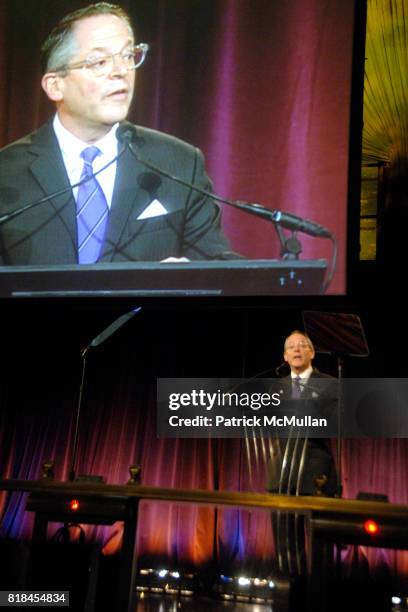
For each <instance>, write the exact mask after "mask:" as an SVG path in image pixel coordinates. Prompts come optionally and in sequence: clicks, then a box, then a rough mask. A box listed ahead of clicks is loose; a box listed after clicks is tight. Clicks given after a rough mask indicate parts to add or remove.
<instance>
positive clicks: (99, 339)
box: [68, 306, 142, 481]
mask: <svg viewBox="0 0 408 612" xmlns="http://www.w3.org/2000/svg"><path fill="white" fill-rule="evenodd" d="M141 310H142V308H141V307H140V306H139V307H138V308H134V309H133V310H131V311H130V312H127V313H126V314H124V315H121V316H120V317H119V318H117V319H115V321H113V323H111V324H110V325H108V327H106V329H104V330H103V331H102V332H101V333H100V334H99V335H98V336H96V337H95V338H94V339H93V340H92V342H91V343H90V344H88V346H86V347H85V348H84V349H82V351H81V359H82V374H81V383H80V386H79V394H78V402H77V406H76V411H75V427H74V438H73V442H72V459H71V467H70V469H69V472H68V479H69V480H70V481H73V480H75V478H76V462H77V456H78V442H79V425H80V420H81V409H82V400H83V396H84V385H85V371H86V359H87V356H88V352H89V350H90V349H91V348H94V347H97V346H99V345H100V344H102V343H103V342H105V340H107V339H108V338H109V337H110V336H111V335H112V334H114V333H115V332H116V331H117V330H118V329H119V328H120V327H122V325H124V324H125V323H126V322H127V321H128V320H129V319H130V318H131V317H133V315H135V314H136V313H137V312H140V311H141Z"/></svg>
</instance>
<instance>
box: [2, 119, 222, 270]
mask: <svg viewBox="0 0 408 612" xmlns="http://www.w3.org/2000/svg"><path fill="white" fill-rule="evenodd" d="M137 135H138V139H137V143H136V146H137V149H138V151H139V153H140V155H141V157H143V158H144V159H145V160H146V161H148V162H150V163H152V164H154V165H156V166H158V167H160V168H162V169H164V170H165V171H167V172H169V173H171V174H174V175H176V176H178V177H180V178H182V179H184V180H186V181H189V182H191V183H194V184H195V185H197V186H198V187H201V188H202V189H207V190H208V189H211V183H210V181H209V179H208V177H207V176H206V174H205V169H204V160H203V156H202V154H201V152H200V151H199V150H198V149H196V148H195V147H193V146H191V145H189V144H187V143H185V142H183V141H181V140H178V139H176V138H174V137H171V136H168V135H166V134H163V133H160V132H156V131H154V130H150V129H147V128H142V127H137ZM68 186H69V180H68V176H67V173H66V170H65V166H64V162H63V159H62V155H61V151H60V149H59V146H58V142H57V139H56V137H55V133H54V130H53V127H52V123H51V122H48V123H47V124H45V125H44V126H42V127H41V128H40V129H39V130H38V131H37V132H34V133H33V134H31V135H29V136H27V137H25V138H23V139H21V140H19V141H16V142H15V143H12V144H11V145H9V146H7V147H5V148H4V149H2V150H1V151H0V212H1V214H4V213H7V212H11V211H12V210H15V209H17V208H20V207H21V206H23V205H25V204H27V203H29V202H32V201H34V200H36V199H38V198H41V197H43V196H46V195H48V194H51V193H53V192H56V191H58V190H60V189H63V188H64V187H68ZM155 198H157V199H158V200H159V201H160V203H161V204H162V205H163V206H164V207H165V209H166V210H167V211H168V214H166V215H163V216H158V217H154V218H149V219H145V220H140V219H138V217H139V215H140V214H141V213H142V212H143V210H144V209H145V208H146V207H147V206H148V205H149V204H150V203H151V202H152V200H154V199H155ZM75 212H76V211H75V201H74V198H73V195H72V192H71V191H70V190H69V191H68V192H67V193H65V194H63V195H61V196H59V197H54V198H53V199H52V200H50V201H48V202H45V203H42V204H39V205H38V206H36V207H35V208H32V209H31V210H29V211H27V212H24V213H23V214H21V215H19V216H18V217H16V218H15V219H13V220H11V221H9V222H7V223H5V224H3V225H2V226H0V264H3V265H48V264H73V263H77V230H76V219H75ZM228 251H229V245H228V242H227V240H226V239H225V237H224V236H223V234H222V231H221V229H220V210H219V207H218V206H217V204H215V203H214V202H213V201H212V200H210V199H209V198H206V197H204V196H201V195H200V194H197V193H196V192H193V191H192V190H190V189H188V188H186V187H183V186H180V185H178V184H177V183H175V182H174V181H171V180H169V179H166V178H163V177H159V176H158V175H155V174H154V173H152V172H151V171H150V170H148V169H146V168H145V167H144V166H143V165H142V164H140V163H138V162H137V161H136V160H135V158H134V157H133V156H132V155H131V153H130V152H129V151H128V150H126V151H125V152H124V154H123V155H122V157H121V158H120V159H119V161H118V164H117V172H116V180H115V187H114V193H113V199H112V206H111V209H110V212H109V221H108V228H107V232H106V236H105V242H104V245H103V249H102V254H101V257H100V259H99V261H102V262H111V261H123V262H125V261H160V260H161V259H165V258H166V257H170V256H174V257H181V256H185V257H188V258H190V259H195V260H198V259H223V258H224V257H225V258H228V257H229V256H228V254H226V255H224V253H226V252H228ZM232 256H233V255H232Z"/></svg>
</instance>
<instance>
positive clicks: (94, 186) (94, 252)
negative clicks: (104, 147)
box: [76, 147, 109, 264]
mask: <svg viewBox="0 0 408 612" xmlns="http://www.w3.org/2000/svg"><path fill="white" fill-rule="evenodd" d="M100 152H101V151H100V150H99V149H98V147H87V148H86V149H84V150H83V151H82V153H81V157H82V159H83V160H84V167H83V170H82V174H81V180H83V179H84V178H86V177H87V176H92V174H93V170H92V163H93V161H94V159H95V158H96V157H97V156H98V155H99V154H100ZM108 212H109V209H108V204H107V202H106V198H105V195H104V193H103V191H102V188H101V186H100V184H99V183H98V181H97V180H96V178H92V179H90V180H89V181H87V182H86V183H84V184H83V185H80V187H79V189H78V197H77V214H76V218H77V230H78V262H79V263H80V264H90V263H95V262H96V261H97V260H98V257H99V255H100V253H101V249H102V244H103V239H104V236H105V231H106V225H107V221H108Z"/></svg>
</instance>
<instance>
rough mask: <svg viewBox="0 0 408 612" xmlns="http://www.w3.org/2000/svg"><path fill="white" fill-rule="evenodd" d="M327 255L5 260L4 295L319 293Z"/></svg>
mask: <svg viewBox="0 0 408 612" xmlns="http://www.w3.org/2000/svg"><path fill="white" fill-rule="evenodd" d="M326 269H327V262H326V260H324V259H311V260H293V261H289V260H275V259H256V260H250V259H239V260H236V259H234V260H222V261H220V260H218V261H190V262H185V263H184V262H183V263H179V262H177V263H164V262H131V263H121V262H118V263H101V264H93V265H81V266H80V265H60V266H2V267H0V297H92V296H108V297H122V296H123V297H167V296H169V297H178V296H198V297H201V296H202V297H204V296H210V297H211V296H275V295H318V294H320V293H321V292H322V287H323V282H324V277H325V274H326Z"/></svg>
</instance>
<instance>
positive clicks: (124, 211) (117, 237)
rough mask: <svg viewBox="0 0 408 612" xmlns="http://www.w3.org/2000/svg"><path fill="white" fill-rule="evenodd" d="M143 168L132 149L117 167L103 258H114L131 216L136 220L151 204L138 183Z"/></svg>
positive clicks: (108, 259) (145, 192)
mask: <svg viewBox="0 0 408 612" xmlns="http://www.w3.org/2000/svg"><path fill="white" fill-rule="evenodd" d="M143 170H144V166H142V164H140V163H139V162H137V161H136V160H135V158H134V157H133V156H132V154H131V153H130V151H128V150H125V152H124V153H123V155H122V156H121V157H120V158H119V160H118V164H117V168H116V177H115V187H114V190H113V198H112V205H111V210H110V213H109V222H108V229H107V232H106V237H105V243H104V247H103V250H102V257H101V259H102V260H105V261H111V260H112V259H113V258H114V256H115V254H116V252H117V246H118V244H119V243H120V241H121V237H122V235H123V233H124V232H125V230H126V227H127V225H128V223H129V217H130V216H131V215H132V218H133V219H134V220H136V219H137V217H138V216H139V214H140V213H141V212H142V211H143V210H144V209H145V208H146V206H148V205H149V204H150V200H151V198H150V196H149V193H148V192H147V191H146V190H144V189H141V188H140V186H139V183H138V178H139V175H140V174H141V172H143Z"/></svg>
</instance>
